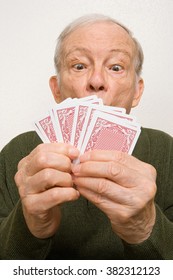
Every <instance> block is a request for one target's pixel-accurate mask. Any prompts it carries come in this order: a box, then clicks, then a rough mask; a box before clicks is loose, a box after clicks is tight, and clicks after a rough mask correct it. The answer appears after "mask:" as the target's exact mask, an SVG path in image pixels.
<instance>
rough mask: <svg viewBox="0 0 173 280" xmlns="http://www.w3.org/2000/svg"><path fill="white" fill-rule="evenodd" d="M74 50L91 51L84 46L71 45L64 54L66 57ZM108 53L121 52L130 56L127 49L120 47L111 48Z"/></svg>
mask: <svg viewBox="0 0 173 280" xmlns="http://www.w3.org/2000/svg"><path fill="white" fill-rule="evenodd" d="M76 51H79V52H84V53H89V54H90V53H91V51H90V50H89V49H87V48H85V47H73V48H72V49H70V50H69V51H68V52H67V54H66V57H68V56H69V55H71V54H72V53H73V52H76ZM109 52H110V53H114V52H115V53H122V54H124V55H125V56H128V57H129V58H131V55H130V53H129V52H128V51H126V50H124V49H120V48H117V49H111V50H110V51H109Z"/></svg>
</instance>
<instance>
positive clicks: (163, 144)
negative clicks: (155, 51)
mask: <svg viewBox="0 0 173 280" xmlns="http://www.w3.org/2000/svg"><path fill="white" fill-rule="evenodd" d="M142 63H143V53H142V49H141V47H140V45H139V43H138V42H137V40H136V39H135V38H134V37H133V36H132V33H131V32H130V31H129V30H128V29H127V28H126V27H125V26H123V25H121V24H120V23H118V22H116V21H115V20H113V19H111V18H109V17H105V16H102V15H97V16H96V15H94V16H87V17H82V18H80V19H78V20H76V21H74V22H73V23H72V24H70V25H69V26H67V27H66V29H65V30H64V31H63V32H62V33H61V35H60V36H59V39H58V43H57V47H56V51H55V66H56V71H57V75H56V76H53V77H51V78H50V87H51V90H52V93H53V95H54V98H55V100H56V102H60V101H62V100H64V99H66V98H68V97H78V98H80V97H84V96H89V95H93V94H95V95H97V96H98V97H100V98H102V99H103V102H104V104H105V105H109V106H119V107H124V108H126V111H127V112H128V113H129V112H130V110H131V108H132V107H135V106H137V105H138V103H139V101H140V98H141V96H142V93H143V88H144V82H143V79H142V78H141V76H140V75H141V69H142ZM40 143H41V140H40V139H39V137H38V136H37V135H36V133H35V132H28V133H24V134H22V135H20V136H18V137H16V138H15V139H13V140H12V141H11V142H10V143H9V144H8V145H7V146H6V147H5V148H4V149H3V150H2V152H1V157H0V172H1V174H0V184H1V185H0V205H1V206H0V257H1V258H2V259H173V241H172V240H173V238H172V237H173V223H172V220H173V172H172V167H173V140H172V137H171V136H169V135H167V134H165V133H163V132H160V131H156V130H152V129H144V128H142V133H141V135H140V137H139V140H138V142H137V145H136V147H135V150H134V152H133V155H127V154H125V153H121V152H117V151H114V152H112V151H97V150H93V151H91V152H88V153H85V154H83V155H82V156H81V157H80V164H77V165H73V164H72V160H73V159H75V158H77V157H78V155H79V151H78V150H77V149H76V148H75V147H73V146H71V145H68V144H63V143H50V144H40ZM156 173H157V176H156Z"/></svg>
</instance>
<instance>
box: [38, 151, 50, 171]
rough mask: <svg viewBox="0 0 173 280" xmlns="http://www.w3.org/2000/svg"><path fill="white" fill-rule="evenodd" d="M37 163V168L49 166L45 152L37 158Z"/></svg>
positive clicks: (40, 153)
mask: <svg viewBox="0 0 173 280" xmlns="http://www.w3.org/2000/svg"><path fill="white" fill-rule="evenodd" d="M35 162H36V165H37V166H40V167H42V168H45V167H46V166H47V164H48V156H47V153H44V152H43V151H41V152H39V153H38V154H37V156H36V158H35Z"/></svg>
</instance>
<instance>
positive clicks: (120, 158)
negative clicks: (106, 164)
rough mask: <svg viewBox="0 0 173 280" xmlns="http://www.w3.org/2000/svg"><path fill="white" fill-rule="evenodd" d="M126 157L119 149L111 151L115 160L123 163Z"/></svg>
mask: <svg viewBox="0 0 173 280" xmlns="http://www.w3.org/2000/svg"><path fill="white" fill-rule="evenodd" d="M126 157H127V155H126V154H125V153H123V152H121V151H115V152H113V158H114V160H115V161H118V162H120V163H122V164H125V163H126Z"/></svg>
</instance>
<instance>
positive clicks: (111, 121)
mask: <svg viewBox="0 0 173 280" xmlns="http://www.w3.org/2000/svg"><path fill="white" fill-rule="evenodd" d="M34 126H35V130H36V132H37V133H38V135H39V136H40V138H41V139H42V141H43V142H46V143H52V142H63V143H71V144H72V145H74V146H75V147H77V148H78V149H79V150H80V153H81V154H82V153H85V152H86V151H88V150H93V149H99V150H118V151H122V152H125V153H128V154H131V153H132V152H133V149H134V147H135V144H136V142H137V139H138V137H139V135H140V125H139V124H138V123H137V122H136V118H135V117H133V116H131V115H129V114H126V110H125V109H124V108H119V107H113V106H105V105H103V102H102V100H101V99H100V98H98V97H97V96H96V95H93V96H87V97H84V98H73V99H72V98H67V99H66V100H64V101H63V102H61V103H59V104H56V105H55V106H53V107H52V108H51V110H49V112H48V113H46V114H45V115H44V116H42V117H41V118H39V120H37V121H35V122H34ZM77 162H78V160H77V161H75V163H77Z"/></svg>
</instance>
